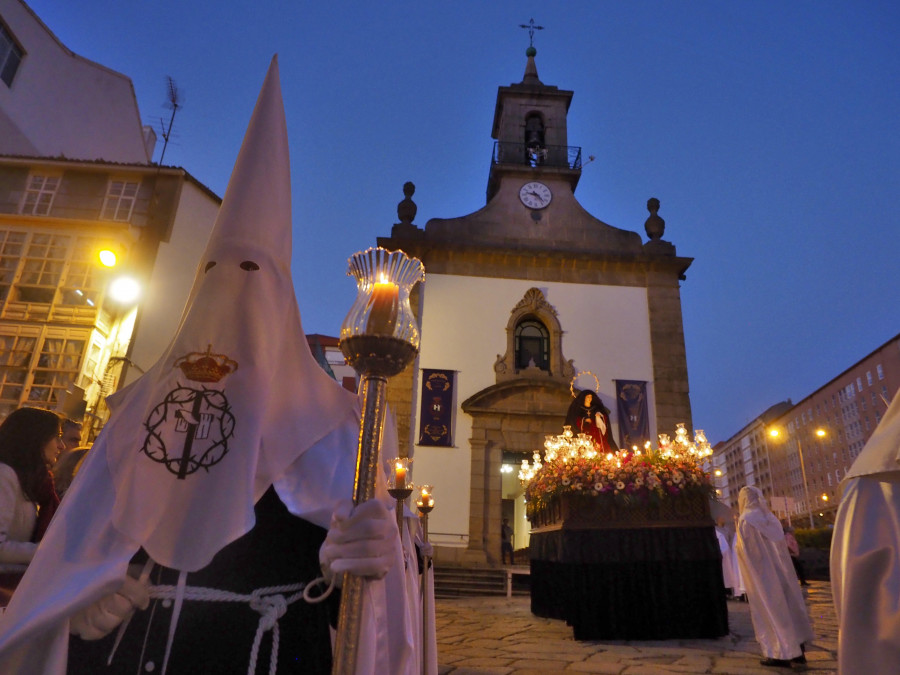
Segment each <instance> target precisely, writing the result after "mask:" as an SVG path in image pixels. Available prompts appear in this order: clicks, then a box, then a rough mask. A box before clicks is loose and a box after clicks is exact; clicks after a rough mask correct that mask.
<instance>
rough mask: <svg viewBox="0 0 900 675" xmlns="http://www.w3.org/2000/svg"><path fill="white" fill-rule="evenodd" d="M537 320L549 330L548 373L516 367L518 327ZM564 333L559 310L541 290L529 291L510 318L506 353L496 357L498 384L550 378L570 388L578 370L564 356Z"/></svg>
mask: <svg viewBox="0 0 900 675" xmlns="http://www.w3.org/2000/svg"><path fill="white" fill-rule="evenodd" d="M529 319H534V320H537V321H540V322H541V323H542V324H543V325H544V327H545V328H546V329H547V333H548V338H549V345H548V346H549V349H548V351H549V364H550V365H549V370H544V369H542V368H539V367H537V366H530V367H526V368H517V367H516V326H518V325H519V324H520V323H521V322H522V321H527V320H529ZM562 336H563V330H562V327H561V326H560V324H559V318H558V316H557V313H556V308H555V307H554V306H553V305H551V304H550V303H549V302H547V299H546V298H545V297H544V294H543V293H542V292H541V290H540V289H539V288H529V289H528V291H527V292H526V293H525V295H524V297H523V298H522V299H521V300H519V302H518V303H517V304H516V306H515V307H513V309H512V311H511V312H510V314H509V321H508V322H507V323H506V353H505V354H503V355H502V356H501V355H500V354H497V361H496V362H495V363H494V372H495V373H496V376H497V382H498V383H500V382H507V381H509V380H514V379H543V378H550V379H554V380H557V381H559V382H563V383H565V384H568V383H569V382H570V381H571V380H572V378H573V377H574V376H575V366H574V365H573V364H572V361H567V360H566V359H565V357H564V356H563V353H562Z"/></svg>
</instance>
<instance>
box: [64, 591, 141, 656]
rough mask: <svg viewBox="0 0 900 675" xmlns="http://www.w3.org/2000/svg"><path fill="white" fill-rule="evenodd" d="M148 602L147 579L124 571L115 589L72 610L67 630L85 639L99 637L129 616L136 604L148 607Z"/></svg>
mask: <svg viewBox="0 0 900 675" xmlns="http://www.w3.org/2000/svg"><path fill="white" fill-rule="evenodd" d="M149 604H150V593H149V590H148V584H147V582H146V581H138V580H137V579H135V578H133V577H130V576H127V575H126V576H125V580H124V581H123V582H122V586H121V587H120V588H119V590H118V591H116V592H115V593H112V594H110V595H107V596H105V597H103V598H100V600H98V601H97V602H95V603H94V604H93V605H89V606H87V607H85V608H84V609H82V610H81V611H80V612H78V613H77V614H75V615H74V616H73V617H72V620H71V621H70V623H69V632H70V633H72V634H73V635H78V636H79V637H81V638H82V639H84V640H99V639H100V638H103V637H106V636H107V635H109V634H110V633H111V632H113V631H114V630H115V629H116V628H118V626H119V624H121V623H122V622H123V621H125V620H126V619H128V618H130V617H131V615H132V614H133V613H134V610H135V608H140V609H147V606H148V605H149Z"/></svg>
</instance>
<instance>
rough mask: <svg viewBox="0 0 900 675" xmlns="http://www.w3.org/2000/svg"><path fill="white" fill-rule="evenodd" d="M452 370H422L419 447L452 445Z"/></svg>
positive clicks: (453, 372)
mask: <svg viewBox="0 0 900 675" xmlns="http://www.w3.org/2000/svg"><path fill="white" fill-rule="evenodd" d="M455 377H456V372H455V371H453V370H431V369H428V368H423V369H422V406H421V408H420V410H421V411H422V413H421V415H420V420H421V421H420V423H419V445H432V446H443V447H449V446H451V445H453V437H452V436H453V434H452V423H453V379H454V378H455Z"/></svg>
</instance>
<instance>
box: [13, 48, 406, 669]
mask: <svg viewBox="0 0 900 675" xmlns="http://www.w3.org/2000/svg"><path fill="white" fill-rule="evenodd" d="M290 263H291V197H290V162H289V156H288V142H287V128H286V121H285V116H284V104H283V101H282V97H281V86H280V83H279V76H278V63H277V59H273V60H272V63H271V65H270V67H269V72H268V74H267V75H266V79H265V81H264V83H263V87H262V91H261V92H260V95H259V99H258V100H257V105H256V108H255V109H254V112H253V116H252V117H251V120H250V124H249V126H248V129H247V134H246V135H245V137H244V143H243V145H242V147H241V151H240V153H239V155H238V159H237V162H236V164H235V169H234V171H233V173H232V177H231V181H230V182H229V185H228V189H227V190H226V193H225V198H224V200H223V202H222V207H221V208H220V210H219V214H218V217H217V219H216V224H215V227H214V228H213V231H212V233H211V235H210V239H209V242H208V244H207V247H206V251H205V253H204V257H203V259H202V260H201V262H200V265H199V267H198V270H197V275H196V278H195V281H194V286H193V287H192V290H191V295H190V298H189V300H188V304H187V306H186V308H185V311H184V314H183V316H182V320H181V325H180V326H179V328H178V331H177V332H176V334H175V336H174V337H173V339H172V342H171V343H170V345H169V347H168V349H167V350H166V352H165V353H164V354H163V356H162V357H161V358H160V360H159V361H157V363H156V364H155V365H154V366H152V367H151V368H150V369H149V370H148V371H147V373H146V374H145V375H143V376H142V377H141V378H140V379H139V380H137V381H136V382H134V383H133V384H131V385H130V386H129V387H127V388H126V389H124V390H122V391H120V392H118V393H117V394H115V396H114V397H111V399H110V400H109V404H110V410H111V411H112V416H111V418H110V421H109V423H108V424H107V425H106V426H105V427H104V428H103V430H102V432H101V433H100V435H99V436H98V438H97V441H96V443H95V444H94V446H93V448H92V450H91V452H90V453H88V459H87V460H86V462H85V464H84V466H83V467H82V469H81V471H80V472H79V475H78V476H77V478H76V479H75V481H74V482H73V484H72V487H71V488H70V491H69V492H68V493H67V494H66V500H65V501H64V502H63V504H62V506H61V508H60V510H59V511H58V512H57V513H56V515H55V517H54V519H53V522H52V523H51V525H50V528H49V530H48V531H47V534H46V536H45V537H44V539H43V540H42V542H41V545H40V546H39V547H38V550H37V553H36V555H35V557H34V560H33V561H32V563H31V565H29V568H28V571H27V572H26V574H25V577H24V579H23V580H22V583H21V584H20V585H19V587H18V590H17V591H16V593H15V595H14V596H13V598H12V601H11V603H10V605H9V607H8V608H7V611H6V613H5V614H4V615H3V617H2V618H0V673H3V674H5V673H36V674H38V673H39V674H40V675H61V674H62V673H65V672H66V667H67V657H68V640H69V621H70V619H71V617H72V616H73V615H74V614H75V613H77V612H78V611H79V610H81V609H83V608H85V607H87V606H89V605H91V604H93V603H95V602H96V601H98V600H100V599H101V598H103V597H104V596H106V595H109V594H111V593H113V592H115V591H116V590H117V589H118V588H119V587H120V585H121V583H122V579H123V578H124V576H125V574H126V569H127V566H128V563H129V561H130V560H131V559H132V556H134V555H135V554H136V553H137V552H138V551H139V550H140V549H143V550H144V551H145V552H146V554H147V555H148V556H149V557H150V559H152V560H153V561H154V562H155V563H157V564H159V565H161V566H163V567H167V568H170V569H174V570H178V571H179V572H180V573H183V574H180V575H179V579H186V576H187V573H189V572H196V571H198V570H202V569H203V568H205V567H207V566H208V565H209V563H210V562H211V561H212V560H213V558H214V557H215V556H216V554H217V553H218V552H219V551H221V550H223V549H224V548H225V547H227V546H228V545H229V544H231V543H232V542H234V541H235V540H237V539H238V538H240V537H242V536H243V535H245V534H246V533H248V532H249V531H250V530H251V529H252V528H253V527H254V525H255V509H254V506H255V505H256V503H257V502H258V501H259V500H260V499H261V498H262V497H263V496H264V494H265V493H266V492H267V491H268V490H269V488H270V487H271V486H274V488H275V491H276V492H277V493H278V496H279V498H280V500H281V501H282V502H283V503H284V505H285V506H286V507H287V509H288V510H289V511H290V512H291V513H293V514H294V515H296V516H298V517H300V518H302V519H304V520H307V521H308V522H310V523H312V524H314V525H318V526H320V527H328V526H329V523H330V518H331V514H332V512H333V510H334V507H335V505H336V504H337V502H338V500H340V499H344V500H347V499H349V498H350V497H351V496H352V495H353V483H354V465H355V456H356V445H357V438H358V430H359V401H358V399H357V397H356V396H355V395H353V394H352V393H351V392H348V391H346V390H344V389H342V388H341V387H340V385H338V384H337V383H336V382H335V381H334V380H333V379H331V378H329V377H328V376H327V375H326V374H325V373H324V371H322V369H321V368H320V367H319V366H318V365H317V364H316V362H315V360H314V359H313V357H312V354H311V353H310V352H309V348H308V347H307V345H306V340H305V336H304V333H303V327H302V323H301V320H300V311H299V308H298V306H297V300H296V295H295V291H294V286H293V281H292V279H291V275H290ZM387 452H389V453H396V448H392V449H390V450H388V451H387ZM381 493H382V495H383V497H384V498H386V497H387V495H386V494H385V493H386V488H385V487H384V483H383V480H382V483H381ZM394 541H395V542H396V544H395V556H394V564H393V566H392V568H391V570H390V571H389V572H388V575H387V577H385V578H384V579H381V580H373V581H371V582H368V583H366V584H365V585H364V593H363V602H362V605H363V612H362V613H363V617H364V618H363V621H362V626H361V630H360V642H359V644H358V645H357V647H358V652H359V654H360V658H359V659H357V673H356V675H361V674H362V673H366V674H367V675H378V674H380V673H391V674H392V675H393V674H394V673H398V674H399V673H404V674H409V673H412V672H414V663H415V655H414V653H413V651H412V642H411V638H410V636H411V628H410V627H409V626H408V624H407V622H405V620H404V617H406V616H407V607H406V605H407V598H406V595H405V593H404V592H403V589H404V588H405V582H404V578H405V573H404V568H403V558H402V551H401V547H400V538H399V536H395V537H394ZM314 562H315V561H314ZM288 581H289V582H297V583H300V582H303V583H306V582H309V581H311V580H310V579H292V580H288ZM185 584H186V581H184V582H182V581H179V585H178V588H179V593H181V594H182V595H183V592H184V589H185ZM279 585H280V584H279ZM226 590H230V589H226ZM177 597H179V596H177V595H176V598H177ZM179 606H180V603H179V601H178V600H177V599H176V601H175V603H174V608H175V609H173V611H172V617H173V618H172V619H171V624H170V625H171V629H170V631H169V643H168V644H167V645H166V646H165V651H164V654H165V656H164V657H163V660H162V664H161V665H157V664H154V672H156V673H162V674H164V672H165V671H166V666H167V664H168V659H169V656H170V655H171V653H172V652H171V651H170V647H172V646H173V645H174V640H175V639H176V633H177V627H178V615H179V610H178V608H179ZM272 630H273V633H274V627H273V628H272ZM284 639H285V640H286V639H289V637H287V636H286V637H285V638H284ZM272 641H273V644H274V637H273V639H272ZM198 649H202V645H198ZM273 651H274V647H273ZM250 660H251V659H250V655H249V654H248V662H249V661H250ZM138 665H139V666H140V665H143V664H138ZM147 665H149V664H147ZM236 666H237V664H236ZM172 667H173V670H176V669H177V664H175V663H173V665H172ZM131 672H135V671H131ZM147 672H149V670H148V671H147Z"/></svg>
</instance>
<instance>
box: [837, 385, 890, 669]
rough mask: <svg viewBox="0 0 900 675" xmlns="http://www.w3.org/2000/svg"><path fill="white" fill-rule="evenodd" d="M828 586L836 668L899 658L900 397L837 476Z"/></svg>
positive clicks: (882, 664)
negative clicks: (844, 473) (841, 477)
mask: <svg viewBox="0 0 900 675" xmlns="http://www.w3.org/2000/svg"><path fill="white" fill-rule="evenodd" d="M831 591H832V593H833V594H834V608H835V610H836V612H837V617H838V626H839V631H838V660H839V665H840V671H841V672H842V673H866V674H867V675H888V674H889V673H890V674H891V675H893V673H896V672H897V668H898V664H900V396H897V395H896V394H895V395H894V400H893V402H892V403H891V404H890V406H889V407H888V409H887V412H886V413H885V415H884V418H883V419H882V420H881V423H880V424H879V425H878V427H876V429H875V431H874V432H873V433H872V436H871V438H869V441H868V442H867V443H866V445H865V447H864V448H863V450H862V452H861V453H860V454H859V457H857V458H856V461H855V462H853V466H851V467H850V470H849V471H848V472H847V476H846V477H845V478H844V481H843V482H842V483H841V505H840V507H839V508H838V512H837V517H836V518H835V521H834V533H833V535H832V538H831Z"/></svg>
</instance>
